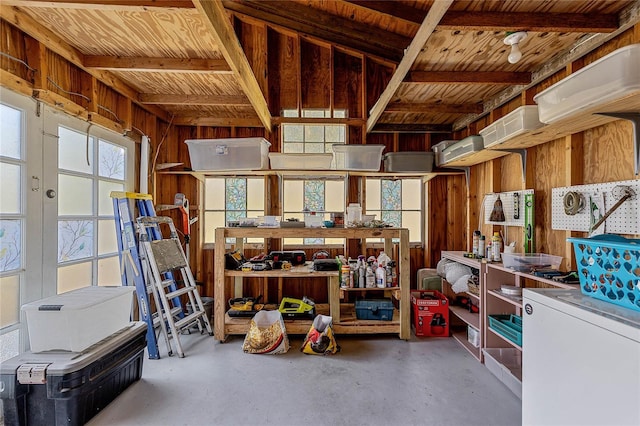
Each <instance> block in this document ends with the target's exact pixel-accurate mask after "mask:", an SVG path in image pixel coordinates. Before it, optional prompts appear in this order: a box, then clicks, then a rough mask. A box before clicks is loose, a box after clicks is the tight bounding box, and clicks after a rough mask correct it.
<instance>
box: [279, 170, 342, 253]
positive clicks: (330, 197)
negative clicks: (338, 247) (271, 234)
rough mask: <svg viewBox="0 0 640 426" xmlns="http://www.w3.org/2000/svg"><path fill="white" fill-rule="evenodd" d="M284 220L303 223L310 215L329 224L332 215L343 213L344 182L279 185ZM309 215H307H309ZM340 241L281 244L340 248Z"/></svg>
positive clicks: (302, 181)
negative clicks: (313, 214)
mask: <svg viewBox="0 0 640 426" xmlns="http://www.w3.org/2000/svg"><path fill="white" fill-rule="evenodd" d="M282 191H283V192H282V194H283V196H282V199H283V212H284V218H285V219H289V218H297V219H299V220H304V214H305V213H304V212H305V211H309V212H310V213H315V214H316V215H320V216H321V217H322V219H324V220H329V219H330V218H331V213H342V212H344V200H345V196H344V181H342V180H321V179H313V180H306V179H285V180H284V181H283V185H282ZM310 213H309V214H310ZM343 242H344V240H343V239H341V238H327V239H324V238H285V239H284V244H297V245H302V244H304V245H308V244H342V243H343Z"/></svg>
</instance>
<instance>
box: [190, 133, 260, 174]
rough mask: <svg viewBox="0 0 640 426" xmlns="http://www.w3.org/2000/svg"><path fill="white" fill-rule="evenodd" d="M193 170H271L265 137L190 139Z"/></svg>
mask: <svg viewBox="0 0 640 426" xmlns="http://www.w3.org/2000/svg"><path fill="white" fill-rule="evenodd" d="M184 143H186V144H187V145H188V147H189V157H190V158H191V169H192V170H196V171H198V170H203V171H213V170H261V169H266V168H268V167H269V157H268V154H269V146H271V144H270V143H269V142H268V141H267V140H266V139H264V138H231V139H187V140H185V141H184Z"/></svg>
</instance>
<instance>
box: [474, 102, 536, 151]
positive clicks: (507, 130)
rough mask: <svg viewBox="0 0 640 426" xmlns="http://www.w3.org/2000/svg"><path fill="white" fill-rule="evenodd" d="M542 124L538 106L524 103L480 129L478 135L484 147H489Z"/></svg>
mask: <svg viewBox="0 0 640 426" xmlns="http://www.w3.org/2000/svg"><path fill="white" fill-rule="evenodd" d="M542 126H543V124H542V123H541V122H540V120H539V119H538V106H537V105H525V106H521V107H519V108H517V109H515V110H514V111H512V112H510V113H509V114H507V115H505V116H504V117H502V118H500V119H498V120H496V121H495V123H493V124H490V125H489V126H487V127H485V128H484V129H482V130H480V135H481V136H482V140H483V142H484V147H485V148H489V147H491V146H494V145H498V144H500V143H502V142H505V141H507V140H509V139H511V138H514V137H516V136H519V135H521V134H523V133H525V132H528V131H530V130H536V129H539V128H540V127H542Z"/></svg>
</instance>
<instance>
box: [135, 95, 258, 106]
mask: <svg viewBox="0 0 640 426" xmlns="http://www.w3.org/2000/svg"><path fill="white" fill-rule="evenodd" d="M138 100H139V101H140V102H141V103H143V104H157V105H215V106H248V107H250V106H251V103H250V102H249V100H248V99H247V98H246V97H245V96H230V95H167V94H156V93H141V94H140V95H139V96H138Z"/></svg>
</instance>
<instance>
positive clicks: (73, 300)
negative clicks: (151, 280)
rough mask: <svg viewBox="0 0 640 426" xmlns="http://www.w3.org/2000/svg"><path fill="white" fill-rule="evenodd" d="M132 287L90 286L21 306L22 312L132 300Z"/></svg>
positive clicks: (74, 307)
mask: <svg viewBox="0 0 640 426" xmlns="http://www.w3.org/2000/svg"><path fill="white" fill-rule="evenodd" d="M134 290H135V287H133V286H113V287H109V286H90V287H83V288H79V289H77V290H72V291H69V292H67V293H62V294H58V295H55V296H51V297H47V298H44V299H40V300H36V301H34V302H30V303H26V304H24V305H22V310H23V311H63V310H82V309H86V308H90V307H92V306H95V305H98V304H100V303H104V302H105V301H107V300H111V299H115V298H117V297H120V296H123V295H125V294H129V295H130V296H131V297H132V299H131V300H133V291H134Z"/></svg>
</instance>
